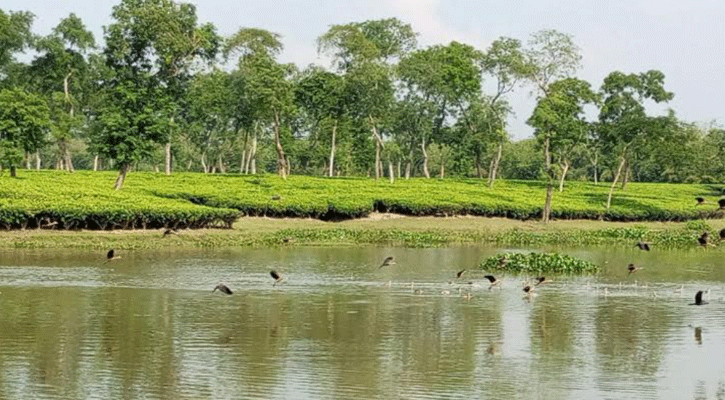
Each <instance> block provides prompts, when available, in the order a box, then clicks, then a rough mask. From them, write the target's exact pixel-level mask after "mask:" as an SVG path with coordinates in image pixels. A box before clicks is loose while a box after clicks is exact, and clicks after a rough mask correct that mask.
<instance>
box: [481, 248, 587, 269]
mask: <svg viewBox="0 0 725 400" xmlns="http://www.w3.org/2000/svg"><path fill="white" fill-rule="evenodd" d="M480 268H481V269H482V270H484V271H504V272H513V273H555V274H581V273H595V272H599V266H598V265H596V264H593V263H591V262H589V261H584V260H580V259H578V258H574V257H572V256H569V255H566V254H559V253H528V254H523V253H502V254H497V255H495V256H493V257H489V258H487V259H486V260H484V261H482V262H481V265H480Z"/></svg>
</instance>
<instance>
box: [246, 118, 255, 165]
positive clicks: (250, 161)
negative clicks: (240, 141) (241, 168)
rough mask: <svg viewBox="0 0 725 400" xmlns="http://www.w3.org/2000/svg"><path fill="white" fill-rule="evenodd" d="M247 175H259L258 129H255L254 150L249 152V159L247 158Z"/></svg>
mask: <svg viewBox="0 0 725 400" xmlns="http://www.w3.org/2000/svg"><path fill="white" fill-rule="evenodd" d="M246 172H247V174H249V173H251V174H252V175H254V174H256V173H257V129H256V128H255V129H254V132H253V134H252V148H251V149H250V150H249V157H248V158H247V168H246Z"/></svg>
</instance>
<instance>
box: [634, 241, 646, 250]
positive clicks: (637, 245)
mask: <svg viewBox="0 0 725 400" xmlns="http://www.w3.org/2000/svg"><path fill="white" fill-rule="evenodd" d="M634 247H639V249H640V250H646V251H649V243H646V242H637V244H635V245H634Z"/></svg>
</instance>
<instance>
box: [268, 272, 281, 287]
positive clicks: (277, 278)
mask: <svg viewBox="0 0 725 400" xmlns="http://www.w3.org/2000/svg"><path fill="white" fill-rule="evenodd" d="M269 275H271V276H272V279H274V284H273V285H272V286H274V285H276V284H278V283H279V282H282V279H284V278H283V277H282V275H280V274H279V273H278V272H277V271H275V270H271V271H269Z"/></svg>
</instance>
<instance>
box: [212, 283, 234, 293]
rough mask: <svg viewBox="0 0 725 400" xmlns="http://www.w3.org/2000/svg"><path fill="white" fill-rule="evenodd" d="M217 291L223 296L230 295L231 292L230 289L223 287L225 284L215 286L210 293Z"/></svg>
mask: <svg viewBox="0 0 725 400" xmlns="http://www.w3.org/2000/svg"><path fill="white" fill-rule="evenodd" d="M217 290H219V291H220V292H222V293H224V294H232V290H231V289H229V288H228V287H227V285H225V284H223V283H220V284H218V285H216V286H215V287H214V290H212V291H211V292H212V293H214V292H216V291H217Z"/></svg>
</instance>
